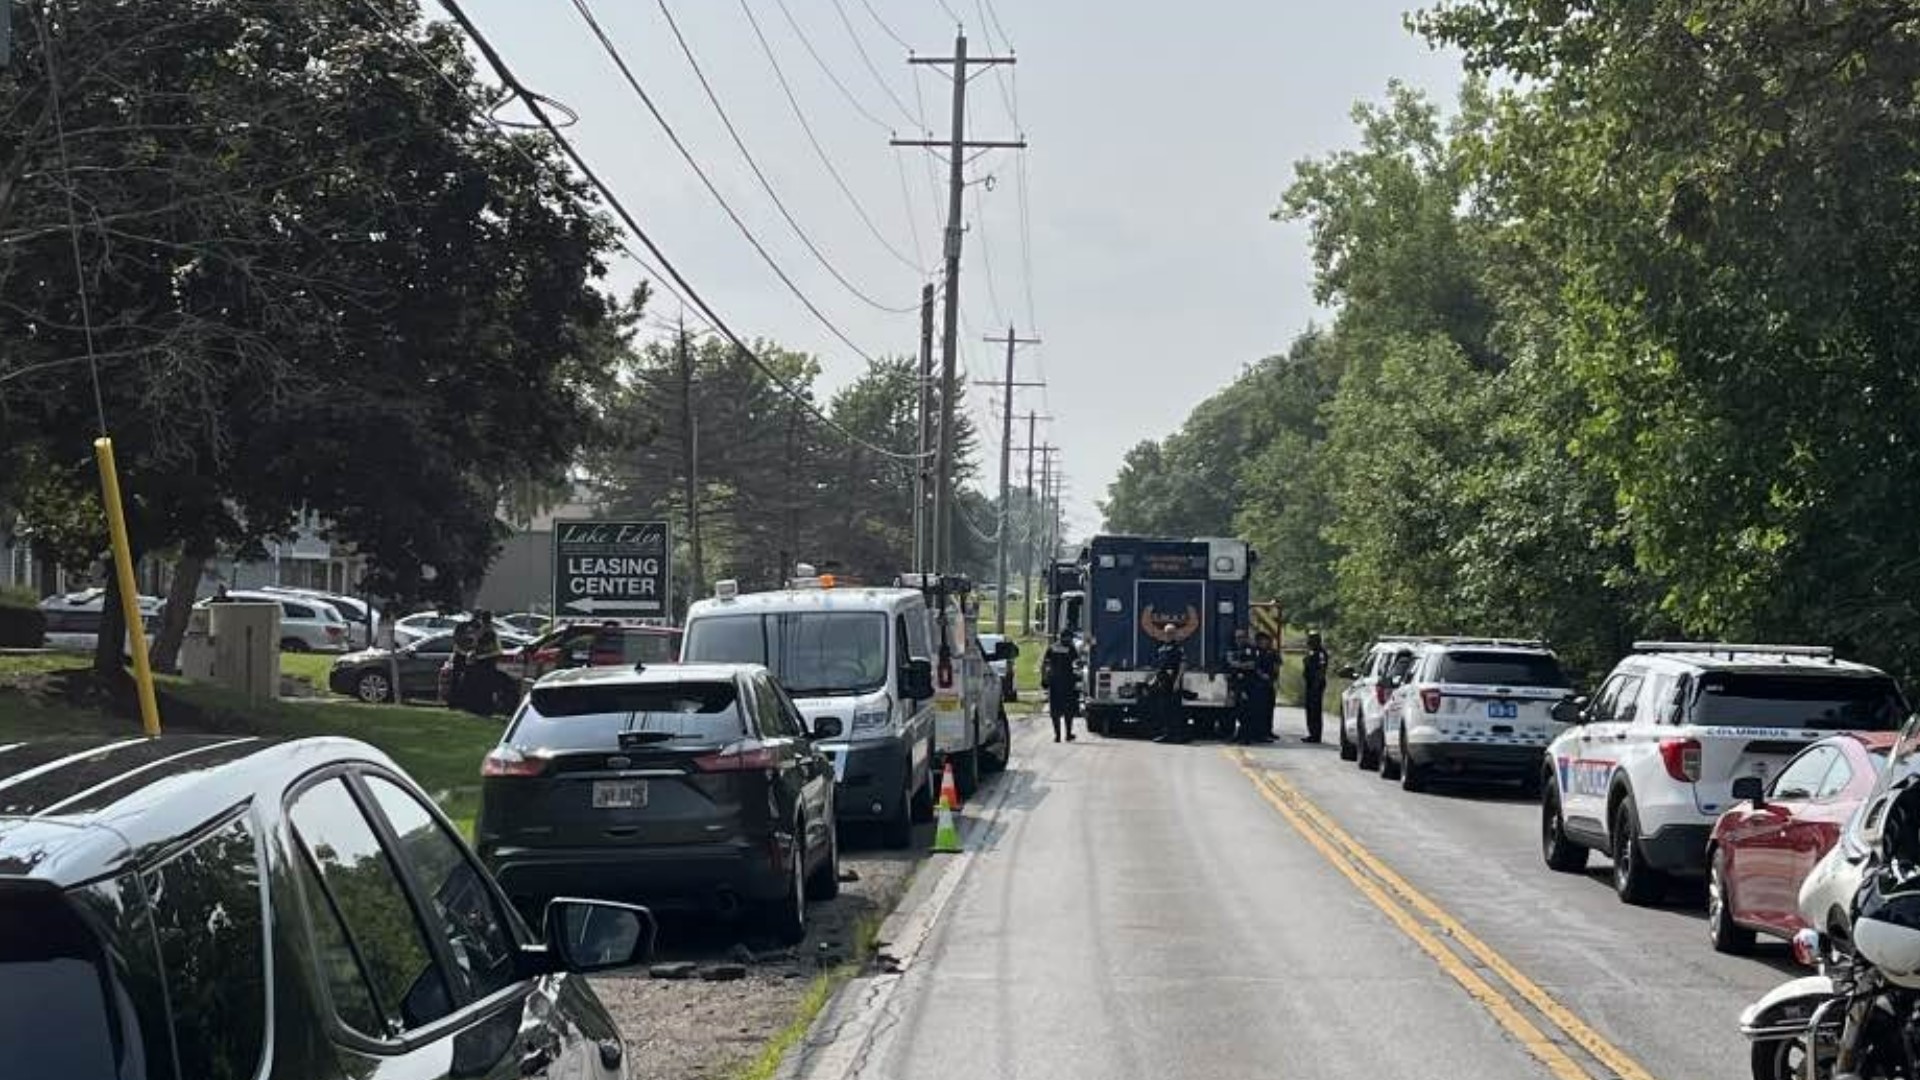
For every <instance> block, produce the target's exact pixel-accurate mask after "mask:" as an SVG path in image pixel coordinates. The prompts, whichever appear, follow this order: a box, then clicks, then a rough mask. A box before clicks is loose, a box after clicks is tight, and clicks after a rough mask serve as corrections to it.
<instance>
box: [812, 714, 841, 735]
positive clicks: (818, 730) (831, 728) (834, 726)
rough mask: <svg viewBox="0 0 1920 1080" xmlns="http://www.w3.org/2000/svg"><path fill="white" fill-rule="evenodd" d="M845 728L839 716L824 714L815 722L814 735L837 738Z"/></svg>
mask: <svg viewBox="0 0 1920 1080" xmlns="http://www.w3.org/2000/svg"><path fill="white" fill-rule="evenodd" d="M844 730H846V729H845V728H843V727H841V726H840V718H839V717H837V716H823V717H821V718H820V719H818V720H815V721H814V722H813V737H814V738H816V739H837V738H839V737H840V733H841V732H842V731H844Z"/></svg>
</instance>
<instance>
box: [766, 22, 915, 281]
mask: <svg viewBox="0 0 1920 1080" xmlns="http://www.w3.org/2000/svg"><path fill="white" fill-rule="evenodd" d="M740 10H741V12H742V13H744V14H745V15H746V17H747V22H749V23H751V24H752V25H753V36H754V38H755V39H757V40H758V41H759V42H760V50H761V52H763V53H765V54H766V57H767V63H769V64H771V65H772V66H773V75H774V78H775V79H776V80H778V81H779V83H780V90H781V92H782V93H784V94H785V95H786V98H787V105H788V107H790V108H791V109H792V110H793V117H794V119H796V120H798V121H800V129H801V130H802V131H804V132H806V134H807V143H808V144H809V145H811V146H812V147H813V152H814V155H815V156H816V157H818V158H819V159H820V164H822V165H824V166H826V168H827V173H828V174H829V175H830V176H832V177H833V182H834V183H835V184H837V185H838V186H839V188H840V193H841V194H842V195H845V196H846V197H847V202H848V203H850V204H852V206H853V212H854V213H856V214H858V215H860V220H861V222H862V223H864V224H865V225H866V227H867V231H868V232H870V233H872V234H873V238H874V239H875V240H878V241H879V242H880V246H881V247H884V248H886V249H887V253H888V254H889V255H892V256H893V257H894V258H895V259H898V260H899V261H900V262H901V263H902V264H904V265H906V266H907V267H909V268H911V269H912V270H913V272H914V273H916V274H919V275H920V276H921V277H925V276H926V275H927V267H926V258H927V257H926V252H925V250H924V249H923V248H922V247H921V246H920V230H919V226H918V225H915V224H914V222H913V207H912V205H911V204H909V205H908V207H907V224H908V226H909V227H910V228H912V229H913V247H914V253H915V254H916V255H918V256H919V259H918V261H916V260H914V259H909V258H907V257H906V255H904V254H902V253H901V251H900V249H898V248H896V247H894V246H893V244H892V243H891V242H890V241H888V240H887V238H886V236H885V235H884V234H882V233H881V232H880V227H879V226H878V225H875V224H874V223H873V217H872V215H870V214H868V213H867V208H866V207H865V206H863V205H861V203H860V199H859V197H858V196H856V195H855V194H854V193H853V188H852V187H850V186H849V185H848V184H847V181H846V178H845V177H843V176H841V175H840V170H839V168H838V167H836V166H835V165H834V163H833V157H832V156H831V155H829V154H828V153H827V151H826V148H825V147H823V146H821V145H820V139H819V137H818V136H817V135H815V134H814V130H813V125H812V124H810V123H808V122H807V112H806V110H805V109H802V108H801V107H800V99H799V98H798V97H796V96H795V95H794V92H793V86H792V84H791V83H789V82H788V81H787V73H786V70H785V69H784V68H782V67H781V66H780V60H779V58H778V57H776V56H775V55H774V52H773V46H772V45H770V44H769V43H768V42H767V35H766V34H765V33H764V32H762V31H761V29H760V20H759V19H756V18H754V17H753V8H752V7H751V6H750V5H749V4H748V3H747V0H740ZM894 157H895V158H896V159H898V157H899V152H898V151H895V153H894Z"/></svg>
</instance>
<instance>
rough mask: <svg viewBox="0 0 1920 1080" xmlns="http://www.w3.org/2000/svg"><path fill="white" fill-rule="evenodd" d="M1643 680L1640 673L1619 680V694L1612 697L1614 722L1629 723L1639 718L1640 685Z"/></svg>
mask: <svg viewBox="0 0 1920 1080" xmlns="http://www.w3.org/2000/svg"><path fill="white" fill-rule="evenodd" d="M1645 681H1646V680H1645V678H1644V677H1643V676H1640V675H1628V676H1626V677H1625V678H1623V679H1621V680H1620V695H1619V696H1618V697H1617V698H1615V699H1614V707H1613V710H1614V711H1613V719H1614V722H1615V723H1620V724H1631V723H1634V722H1635V721H1637V720H1639V719H1640V685H1641V683H1643V682H1645Z"/></svg>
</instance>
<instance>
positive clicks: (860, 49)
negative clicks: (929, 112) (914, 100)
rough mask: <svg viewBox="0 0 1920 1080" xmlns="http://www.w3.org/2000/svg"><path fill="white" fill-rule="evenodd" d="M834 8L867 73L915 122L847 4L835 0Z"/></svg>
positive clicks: (784, 4) (905, 114) (901, 110)
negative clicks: (876, 62) (849, 15)
mask: <svg viewBox="0 0 1920 1080" xmlns="http://www.w3.org/2000/svg"><path fill="white" fill-rule="evenodd" d="M780 2H781V6H782V8H784V7H785V6H786V0H780ZM833 10H834V11H836V12H838V13H839V14H840V25H841V26H844V27H846V28H847V36H848V37H850V38H852V39H853V51H854V52H857V53H859V54H860V62H861V63H863V64H865V65H867V73H868V74H870V75H872V76H873V81H874V82H877V83H879V84H880V89H881V91H882V92H884V93H885V94H886V95H887V99H888V100H889V101H892V102H893V107H894V108H896V109H899V110H900V115H901V116H904V117H906V118H907V123H909V124H911V123H913V113H912V112H911V111H910V110H909V109H908V108H907V103H906V102H904V101H901V100H900V95H899V94H896V93H894V92H893V84H892V83H890V82H888V81H887V80H886V78H885V77H883V76H882V75H881V74H880V69H879V68H877V67H875V66H874V64H873V57H871V56H868V55H867V46H866V44H865V43H864V42H862V41H861V40H860V34H859V32H858V31H856V30H855V29H854V28H853V20H852V19H849V18H847V6H846V5H845V4H843V3H841V2H840V0H833Z"/></svg>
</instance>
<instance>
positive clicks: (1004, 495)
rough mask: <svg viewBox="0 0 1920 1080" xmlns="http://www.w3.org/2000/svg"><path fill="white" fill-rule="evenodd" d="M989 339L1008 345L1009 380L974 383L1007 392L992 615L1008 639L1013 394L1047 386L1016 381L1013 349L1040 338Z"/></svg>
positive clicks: (996, 627) (1010, 329)
mask: <svg viewBox="0 0 1920 1080" xmlns="http://www.w3.org/2000/svg"><path fill="white" fill-rule="evenodd" d="M987 340H988V341H991V342H1000V341H1005V342H1006V343H1007V377H1006V378H1005V379H1004V380H1003V381H1001V382H999V383H976V384H975V385H976V386H981V385H984V386H999V387H1000V388H1001V389H1002V391H1003V393H1004V397H1003V398H1002V400H1001V402H1000V527H999V528H998V529H996V530H994V532H995V535H996V537H997V540H996V542H995V543H994V546H993V551H994V554H993V561H994V586H993V587H994V591H995V593H996V594H997V599H996V600H995V607H994V614H993V632H994V633H996V634H1000V635H1002V636H1005V635H1006V632H1007V525H1008V523H1009V522H1010V521H1011V520H1012V518H1013V515H1012V514H1011V513H1009V512H1008V509H1007V499H1008V496H1009V494H1010V491H1011V486H1010V480H1011V473H1012V469H1013V391H1014V388H1015V387H1021V386H1045V385H1046V383H1040V382H1014V381H1013V351H1014V349H1015V348H1017V347H1019V346H1021V345H1038V344H1040V339H1039V338H1023V337H1018V336H1016V335H1015V334H1014V332H1013V327H1011V326H1009V327H1007V336H1006V337H1004V338H994V337H990V338H988V339H987Z"/></svg>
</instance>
